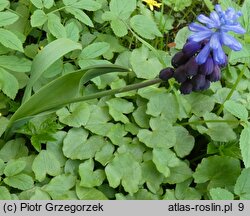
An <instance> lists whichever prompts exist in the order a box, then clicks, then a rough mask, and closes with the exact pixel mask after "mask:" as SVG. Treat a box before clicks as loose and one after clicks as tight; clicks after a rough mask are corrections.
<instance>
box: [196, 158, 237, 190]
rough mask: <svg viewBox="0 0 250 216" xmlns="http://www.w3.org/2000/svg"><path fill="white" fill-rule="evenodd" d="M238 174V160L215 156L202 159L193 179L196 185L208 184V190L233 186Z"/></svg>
mask: <svg viewBox="0 0 250 216" xmlns="http://www.w3.org/2000/svg"><path fill="white" fill-rule="evenodd" d="M239 174H240V162H239V160H238V159H235V158H232V157H228V156H217V155H216V156H211V157H208V158H204V159H202V161H201V163H200V164H199V165H198V166H197V168H196V170H195V172H194V174H193V177H194V181H195V182H196V183H205V182H208V189H210V188H213V187H222V188H223V187H229V186H233V185H234V184H235V182H236V179H237V177H238V176H239Z"/></svg>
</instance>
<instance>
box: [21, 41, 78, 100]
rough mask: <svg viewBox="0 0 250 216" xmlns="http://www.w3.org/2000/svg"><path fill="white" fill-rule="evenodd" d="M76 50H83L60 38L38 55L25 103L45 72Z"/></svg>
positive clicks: (33, 66)
mask: <svg viewBox="0 0 250 216" xmlns="http://www.w3.org/2000/svg"><path fill="white" fill-rule="evenodd" d="M75 49H81V45H80V44H78V43H76V42H73V41H71V40H69V39H66V38H60V39H57V40H55V41H53V42H51V43H50V44H48V45H47V46H46V47H44V48H43V49H42V50H41V51H40V52H39V53H38V54H37V55H36V57H35V58H34V60H33V63H32V67H31V78H30V80H29V82H28V84H27V87H26V89H25V93H24V97H23V102H26V101H27V100H28V99H29V98H30V95H31V91H32V87H33V85H34V84H35V82H36V81H37V80H38V79H39V78H40V77H41V76H42V74H43V72H44V71H45V70H46V69H48V68H49V67H50V66H51V65H52V64H53V63H54V62H56V61H57V60H58V59H59V58H61V57H62V56H64V55H65V54H67V53H68V52H70V51H72V50H75Z"/></svg>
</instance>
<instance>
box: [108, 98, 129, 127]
mask: <svg viewBox="0 0 250 216" xmlns="http://www.w3.org/2000/svg"><path fill="white" fill-rule="evenodd" d="M106 103H107V104H108V107H109V114H110V115H111V116H112V117H113V118H114V120H115V121H121V122H123V123H124V124H126V123H128V122H129V119H128V117H127V116H126V115H124V114H129V113H131V112H133V110H134V106H133V103H131V102H128V101H127V100H125V99H122V98H112V99H110V100H108V101H107V102H106Z"/></svg>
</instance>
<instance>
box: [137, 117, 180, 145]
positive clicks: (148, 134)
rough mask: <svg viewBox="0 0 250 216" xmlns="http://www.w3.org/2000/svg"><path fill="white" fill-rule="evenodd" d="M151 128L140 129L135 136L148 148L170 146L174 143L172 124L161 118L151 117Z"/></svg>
mask: <svg viewBox="0 0 250 216" xmlns="http://www.w3.org/2000/svg"><path fill="white" fill-rule="evenodd" d="M150 126H151V128H152V130H148V129H141V130H139V133H138V134H137V137H138V138H139V140H140V141H141V142H143V143H144V144H145V145H146V146H148V147H150V148H158V147H161V148H171V147H173V146H174V145H175V142H176V135H175V131H174V128H173V126H172V125H171V124H170V123H168V122H167V121H166V120H165V119H163V118H151V120H150Z"/></svg>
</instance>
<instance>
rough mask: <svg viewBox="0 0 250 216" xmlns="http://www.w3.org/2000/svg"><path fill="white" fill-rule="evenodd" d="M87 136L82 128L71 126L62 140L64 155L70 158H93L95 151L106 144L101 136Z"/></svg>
mask: <svg viewBox="0 0 250 216" xmlns="http://www.w3.org/2000/svg"><path fill="white" fill-rule="evenodd" d="M87 138H88V132H87V131H86V130H85V129H83V128H72V129H70V130H69V132H68V134H67V135H66V137H65V139H64V141H63V152H64V155H65V156H66V157H68V158H71V159H80V160H83V159H88V158H93V157H94V156H95V154H96V152H97V151H99V150H100V149H101V148H102V146H104V145H105V144H106V141H105V140H104V138H103V137H101V136H97V135H95V136H91V137H90V138H89V139H87Z"/></svg>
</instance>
